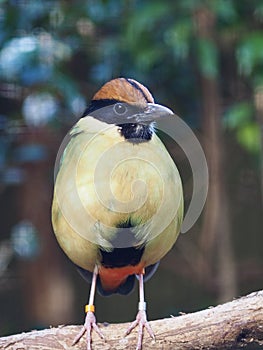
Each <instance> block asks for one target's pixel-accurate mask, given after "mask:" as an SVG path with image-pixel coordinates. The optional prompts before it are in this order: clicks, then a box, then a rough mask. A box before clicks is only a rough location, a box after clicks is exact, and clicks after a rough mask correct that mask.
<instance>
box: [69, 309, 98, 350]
mask: <svg viewBox="0 0 263 350" xmlns="http://www.w3.org/2000/svg"><path fill="white" fill-rule="evenodd" d="M92 329H94V331H95V332H96V333H97V334H98V335H99V336H100V337H101V339H105V338H104V335H103V333H102V331H101V330H100V329H99V327H98V326H97V323H96V317H95V315H94V313H93V312H92V311H89V312H87V314H86V318H85V323H84V325H83V327H82V329H81V331H80V332H79V334H78V335H77V336H76V337H75V339H74V340H73V344H72V345H75V344H77V342H78V341H79V340H80V339H81V338H82V337H83V335H84V334H85V332H87V350H91V332H92Z"/></svg>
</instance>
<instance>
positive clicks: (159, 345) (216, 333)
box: [0, 290, 263, 350]
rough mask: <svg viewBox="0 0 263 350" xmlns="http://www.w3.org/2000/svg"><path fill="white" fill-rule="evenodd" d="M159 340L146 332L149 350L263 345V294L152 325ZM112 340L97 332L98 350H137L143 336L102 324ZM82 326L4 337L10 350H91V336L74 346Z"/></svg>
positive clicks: (1, 340)
mask: <svg viewBox="0 0 263 350" xmlns="http://www.w3.org/2000/svg"><path fill="white" fill-rule="evenodd" d="M150 324H151V326H152V328H153V330H154V332H155V335H156V341H155V342H154V341H152V340H151V338H149V336H148V335H147V334H146V332H145V338H144V346H143V349H144V350H150V349H154V350H157V349H164V350H168V349H169V350H188V349H191V350H192V349H202V350H208V349H217V350H220V349H224V350H225V349H235V350H237V349H238V348H239V347H245V346H246V345H248V344H251V343H256V344H259V345H262V346H263V290H262V291H259V292H254V293H251V294H249V295H247V296H245V297H242V298H239V299H236V300H234V301H231V302H228V303H225V304H222V305H218V306H216V307H211V308H208V309H206V310H203V311H199V312H195V313H191V314H187V315H182V316H179V317H172V318H169V319H162V320H156V321H152V322H150ZM100 327H101V329H102V331H103V333H104V335H105V338H106V339H107V340H106V341H103V340H101V339H100V338H99V337H98V336H97V334H95V332H93V335H92V336H93V343H92V344H93V349H94V350H97V349H100V350H101V349H105V350H106V349H115V350H121V349H122V350H125V349H126V350H127V349H135V347H136V341H137V332H132V333H131V335H129V336H127V337H126V338H123V334H124V333H125V330H126V328H127V324H100ZM79 330H80V326H59V327H57V328H50V329H45V330H42V331H32V332H28V333H22V334H17V335H11V336H8V337H2V338H0V349H4V350H14V349H19V350H29V349H30V350H50V349H52V350H63V349H67V350H69V349H71V350H73V349H74V350H86V344H85V337H84V338H83V339H82V340H81V341H80V342H79V344H77V345H75V346H72V345H71V344H72V340H73V339H74V337H75V336H76V334H77V333H78V332H79Z"/></svg>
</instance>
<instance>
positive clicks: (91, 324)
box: [73, 266, 104, 350]
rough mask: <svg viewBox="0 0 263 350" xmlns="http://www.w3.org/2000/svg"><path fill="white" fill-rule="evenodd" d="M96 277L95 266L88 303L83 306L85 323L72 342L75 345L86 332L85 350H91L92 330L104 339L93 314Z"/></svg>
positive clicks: (96, 269)
mask: <svg viewBox="0 0 263 350" xmlns="http://www.w3.org/2000/svg"><path fill="white" fill-rule="evenodd" d="M97 276H98V267H97V266H95V268H94V271H93V276H92V282H91V288H90V295H89V303H88V304H87V305H85V312H86V318H85V323H84V325H83V327H82V329H81V331H80V332H79V334H78V335H77V336H76V338H75V339H74V341H73V345H75V344H76V343H77V342H78V341H79V340H80V338H82V337H83V335H84V334H85V332H87V350H91V331H92V329H94V330H95V332H96V333H98V334H99V336H100V337H101V338H102V339H103V338H104V335H103V334H102V332H101V330H100V329H99V327H98V326H97V324H96V317H95V315H94V312H95V306H94V297H95V290H96V282H97Z"/></svg>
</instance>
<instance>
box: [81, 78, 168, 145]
mask: <svg viewBox="0 0 263 350" xmlns="http://www.w3.org/2000/svg"><path fill="white" fill-rule="evenodd" d="M171 114H173V112H172V111H171V110H170V109H169V108H167V107H165V106H162V105H159V104H156V103H154V99H153V96H152V95H151V93H150V92H149V90H148V89H147V88H146V87H145V86H144V85H142V84H140V83H139V82H137V81H136V80H134V79H126V78H117V79H113V80H111V81H109V82H107V83H106V84H104V85H103V86H102V87H101V89H100V90H99V91H98V92H97V93H96V94H95V95H94V96H93V98H92V100H91V103H90V105H89V107H88V108H87V109H86V110H85V112H84V114H83V117H84V116H92V117H94V118H96V119H99V120H100V121H102V122H105V123H108V124H115V125H116V126H117V127H119V129H120V133H121V135H122V136H123V137H124V138H125V139H127V140H129V141H131V142H145V141H147V140H150V139H151V136H152V134H153V132H154V127H153V125H154V122H155V121H156V120H158V119H159V118H161V117H164V116H168V115H171ZM134 140H136V141H134Z"/></svg>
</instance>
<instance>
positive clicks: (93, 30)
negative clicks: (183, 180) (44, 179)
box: [0, 0, 263, 152]
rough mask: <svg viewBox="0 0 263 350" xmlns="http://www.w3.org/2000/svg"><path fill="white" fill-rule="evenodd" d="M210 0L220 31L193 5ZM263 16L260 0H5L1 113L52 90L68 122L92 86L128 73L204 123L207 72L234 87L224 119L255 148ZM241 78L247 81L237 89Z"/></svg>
mask: <svg viewBox="0 0 263 350" xmlns="http://www.w3.org/2000/svg"><path fill="white" fill-rule="evenodd" d="M204 6H206V7H207V8H208V9H209V10H210V11H211V12H212V14H213V16H215V18H216V28H215V29H216V30H215V33H214V40H213V41H211V40H207V39H206V38H199V37H198V35H197V30H196V27H197V23H196V22H195V13H196V12H197V11H198V10H199V9H200V8H202V7H204ZM262 21H263V6H262V2H261V1H260V0H253V1H238V0H227V1H226V0H213V1H193V0H187V1H159V0H154V1H146V0H145V1H138V0H129V1H125V2H124V1H115V0H104V1H102V0H101V1H92V0H87V1H74V2H73V1H62V0H55V1H33V0H24V1H22V0H12V1H11V0H10V1H1V4H0V28H1V33H0V77H1V82H2V83H1V84H2V88H1V91H2V93H1V95H0V99H1V105H2V106H3V108H2V111H1V114H2V115H3V116H8V118H16V119H20V118H21V117H22V115H21V110H23V108H22V107H23V104H24V101H25V97H26V96H28V95H29V94H31V93H34V94H38V93H39V94H40V93H43V92H48V93H49V94H51V95H52V96H53V98H54V100H55V102H56V104H57V109H56V118H55V120H50V122H51V123H53V124H54V123H55V124H57V123H61V122H62V123H63V122H65V120H66V121H67V122H68V123H71V120H72V122H73V120H74V118H72V116H74V115H75V118H77V117H79V115H80V114H81V110H83V108H84V105H85V101H86V100H88V99H89V98H90V97H91V91H92V92H93V91H95V90H96V88H97V87H98V86H99V85H101V84H102V83H103V82H105V81H107V80H109V79H111V78H113V77H116V76H121V75H124V76H131V77H134V78H136V79H138V80H141V81H143V82H144V83H145V84H146V85H147V86H149V87H150V88H151V89H152V90H153V92H154V94H155V96H156V97H157V99H160V100H162V101H163V102H164V103H167V104H168V103H169V104H170V105H172V106H173V107H174V109H175V111H176V112H178V113H179V114H180V115H182V116H183V117H184V118H185V119H186V120H187V121H188V122H190V123H191V124H192V125H193V126H195V127H199V126H200V120H199V118H198V116H200V115H201V114H202V111H201V110H200V103H199V98H200V92H199V83H200V82H199V78H200V76H201V75H203V76H205V77H207V78H211V79H212V78H217V79H218V81H219V84H220V88H221V90H222V91H223V93H224V92H225V91H226V93H228V94H229V93H231V94H233V96H232V99H231V101H230V103H229V100H228V101H225V100H224V99H223V101H222V102H223V108H222V110H223V114H224V120H225V125H226V126H228V127H229V128H231V129H233V130H234V133H235V135H236V137H237V140H238V142H240V144H241V145H242V146H243V147H245V148H246V149H247V150H248V151H253V152H258V150H259V148H260V147H259V129H258V126H257V125H258V124H257V122H256V118H255V110H254V108H253V93H254V91H255V89H256V88H257V87H258V86H262V84H263V81H262V79H263V78H262V76H263V63H262V62H263V50H262V47H263V36H262V28H261V27H262ZM230 66H231V67H233V70H232V71H229V68H228V67H230ZM234 78H237V79H238V82H239V84H244V85H245V88H244V90H245V91H243V92H242V94H240V93H239V94H237V95H236V96H235V95H234V94H235V91H229V86H231V81H232V80H233V79H234ZM5 83H8V84H10V83H11V84H13V85H9V87H8V89H9V90H11V91H9V92H8V91H6V88H7V86H6V85H5ZM13 90H14V91H13ZM12 91H13V94H12ZM10 95H11V96H10ZM224 97H226V96H224V95H223V98H224ZM12 99H15V100H16V103H15V104H13V105H12V103H10V100H11V101H12ZM244 101H245V102H244ZM248 101H250V102H248ZM25 113H26V112H25V111H24V114H25ZM50 119H51V118H50ZM244 119H245V120H246V121H245V124H244ZM35 122H36V123H37V120H36V121H35ZM2 147H4V146H3V145H2Z"/></svg>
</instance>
